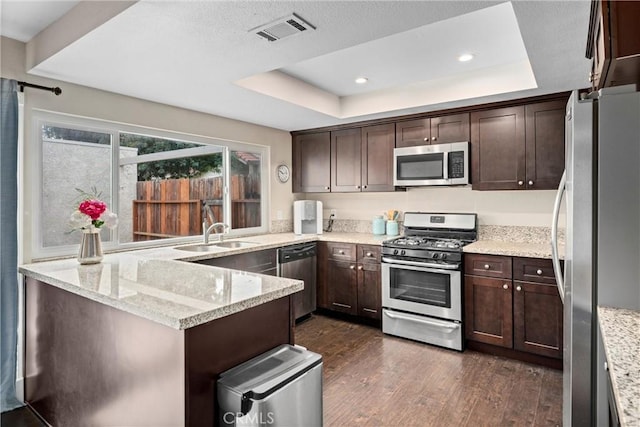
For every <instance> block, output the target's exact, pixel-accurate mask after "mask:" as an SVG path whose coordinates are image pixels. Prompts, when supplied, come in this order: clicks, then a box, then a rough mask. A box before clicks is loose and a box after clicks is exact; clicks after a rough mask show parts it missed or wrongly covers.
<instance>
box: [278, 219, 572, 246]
mask: <svg viewBox="0 0 640 427" xmlns="http://www.w3.org/2000/svg"><path fill="white" fill-rule="evenodd" d="M327 225H328V221H327V220H325V221H324V222H323V226H322V229H323V230H326V229H327ZM399 225H400V227H399V228H400V230H399V231H400V234H402V233H403V232H404V230H403V227H402V223H401V222H400V223H399ZM332 231H335V232H338V233H367V234H372V224H371V221H368V220H356V219H336V220H334V221H333V227H332ZM271 232H272V233H287V232H289V233H290V232H293V220H274V221H271ZM550 236H551V228H550V227H528V226H518V225H480V226H479V228H478V240H494V241H500V242H514V243H515V242H517V243H534V244H545V243H548V242H549V241H550V240H551V237H550ZM564 237H565V230H564V229H559V230H558V241H559V243H564Z"/></svg>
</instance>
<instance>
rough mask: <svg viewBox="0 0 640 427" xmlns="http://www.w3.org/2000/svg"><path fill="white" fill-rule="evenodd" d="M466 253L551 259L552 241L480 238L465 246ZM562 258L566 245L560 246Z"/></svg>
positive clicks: (561, 257) (559, 251) (559, 250)
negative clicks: (513, 240) (535, 241)
mask: <svg viewBox="0 0 640 427" xmlns="http://www.w3.org/2000/svg"><path fill="white" fill-rule="evenodd" d="M463 251H464V252H465V253H475V254H490V255H505V256H516V257H528V258H546V259H551V243H549V242H547V243H528V242H504V241H499V240H478V241H477V242H474V243H471V244H469V245H467V246H465V247H464V248H463ZM558 253H559V255H560V259H563V258H564V245H559V246H558Z"/></svg>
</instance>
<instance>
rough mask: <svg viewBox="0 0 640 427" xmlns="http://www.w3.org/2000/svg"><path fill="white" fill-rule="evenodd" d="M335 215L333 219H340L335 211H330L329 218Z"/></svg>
mask: <svg viewBox="0 0 640 427" xmlns="http://www.w3.org/2000/svg"><path fill="white" fill-rule="evenodd" d="M331 215H333V219H336V218H338V212H337V211H336V210H335V209H331V210H330V211H329V216H331Z"/></svg>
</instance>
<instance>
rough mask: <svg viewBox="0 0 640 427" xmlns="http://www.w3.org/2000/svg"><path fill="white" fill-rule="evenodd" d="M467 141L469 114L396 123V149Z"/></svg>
mask: <svg viewBox="0 0 640 427" xmlns="http://www.w3.org/2000/svg"><path fill="white" fill-rule="evenodd" d="M468 140H469V113H462V114H451V115H448V116H441V117H431V118H427V119H416V120H407V121H402V122H396V147H398V148H399V147H412V146H415V145H430V144H446V143H450V142H461V141H468Z"/></svg>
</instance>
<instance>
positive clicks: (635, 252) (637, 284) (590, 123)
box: [552, 85, 640, 426]
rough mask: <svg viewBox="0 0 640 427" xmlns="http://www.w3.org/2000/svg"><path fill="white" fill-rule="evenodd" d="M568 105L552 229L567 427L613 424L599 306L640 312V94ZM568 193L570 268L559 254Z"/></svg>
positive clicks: (593, 97) (606, 94)
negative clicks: (561, 308) (560, 312)
mask: <svg viewBox="0 0 640 427" xmlns="http://www.w3.org/2000/svg"><path fill="white" fill-rule="evenodd" d="M580 98H581V97H580V95H579V94H578V92H577V91H575V92H573V93H572V95H571V97H570V99H569V102H568V103H567V116H566V141H565V142H566V145H565V150H566V151H565V154H566V169H565V174H564V176H563V179H562V182H561V183H560V188H559V189H558V195H557V197H556V203H555V206H554V215H553V217H554V220H553V224H552V246H553V252H554V267H555V270H556V278H557V281H558V288H559V292H560V295H561V297H563V300H564V370H563V402H562V403H563V425H564V426H590V425H592V426H596V425H597V426H607V425H608V423H609V421H608V418H607V417H608V412H607V400H606V375H607V373H606V371H605V369H604V361H605V359H604V352H603V348H602V345H601V344H600V337H599V334H600V330H599V327H598V322H597V306H598V305H604V306H611V307H621V308H628V309H635V310H638V309H640V92H638V91H637V87H636V86H635V85H628V86H620V87H615V88H608V89H603V90H601V91H599V92H595V93H592V94H590V95H588V96H583V98H584V99H580ZM563 193H564V194H565V203H564V206H565V209H566V237H565V241H566V244H565V256H564V269H563V271H561V270H560V262H559V260H558V256H557V239H556V235H557V228H558V216H559V214H560V210H561V206H562V202H561V201H562V198H563Z"/></svg>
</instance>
